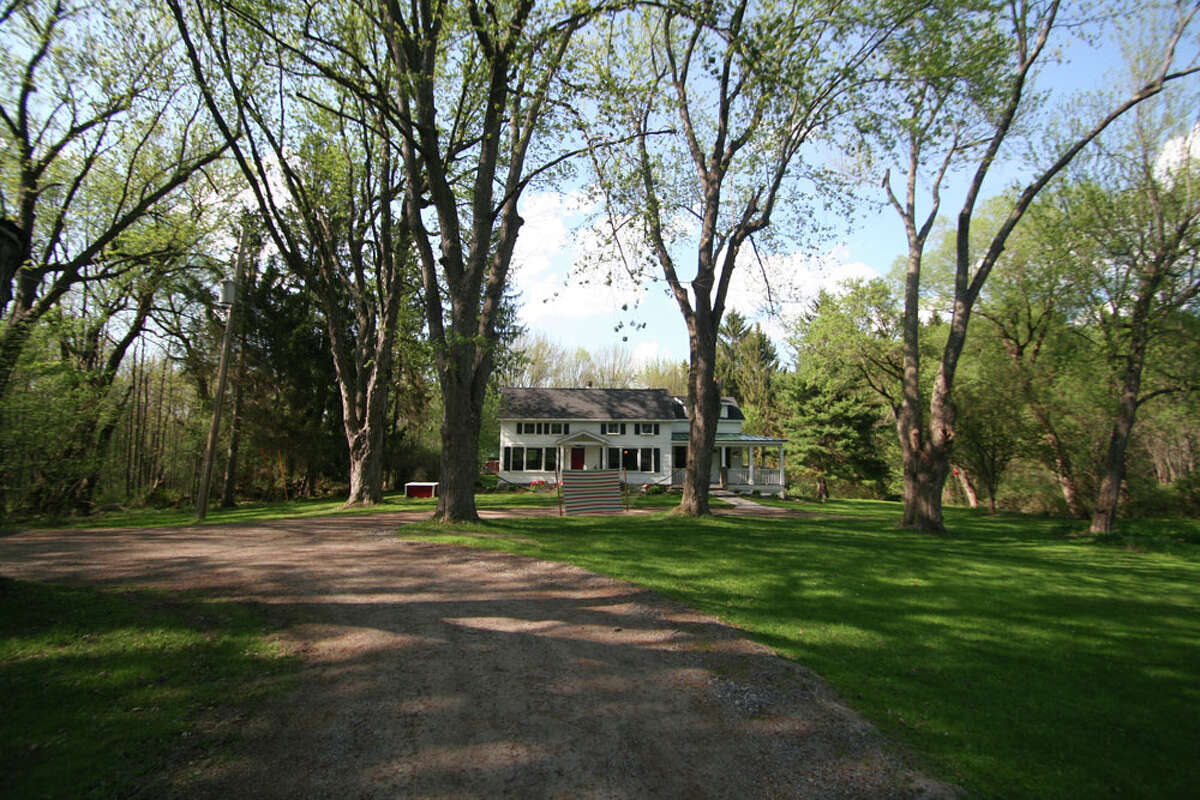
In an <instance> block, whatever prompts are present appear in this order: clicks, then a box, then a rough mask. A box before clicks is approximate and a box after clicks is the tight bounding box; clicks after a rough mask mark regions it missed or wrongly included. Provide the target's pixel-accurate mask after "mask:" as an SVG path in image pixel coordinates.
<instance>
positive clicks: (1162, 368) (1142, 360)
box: [1054, 98, 1200, 533]
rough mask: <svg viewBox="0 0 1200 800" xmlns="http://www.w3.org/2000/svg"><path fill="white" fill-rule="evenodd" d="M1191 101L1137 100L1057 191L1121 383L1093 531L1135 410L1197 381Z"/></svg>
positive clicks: (1095, 322)
mask: <svg viewBox="0 0 1200 800" xmlns="http://www.w3.org/2000/svg"><path fill="white" fill-rule="evenodd" d="M1184 108H1185V106H1184V105H1183V104H1179V103H1170V102H1167V101H1166V100H1160V99H1159V98H1156V99H1155V100H1154V101H1151V102H1150V103H1146V104H1143V105H1141V106H1139V108H1138V109H1137V113H1136V114H1134V115H1132V116H1131V118H1130V120H1129V124H1127V125H1124V126H1122V130H1120V131H1119V133H1121V134H1123V135H1122V136H1120V137H1119V138H1118V139H1117V140H1116V141H1115V142H1112V143H1110V142H1109V141H1104V142H1102V143H1101V146H1100V147H1099V148H1098V149H1097V151H1096V153H1095V154H1094V157H1092V158H1090V159H1088V160H1087V162H1085V163H1084V164H1083V165H1082V168H1081V169H1078V170H1076V171H1075V175H1073V179H1072V181H1071V182H1070V183H1069V184H1068V185H1067V186H1066V187H1064V188H1063V190H1062V191H1059V192H1057V193H1055V195H1054V203H1055V205H1056V206H1058V207H1059V210H1060V211H1061V212H1062V214H1063V216H1064V222H1065V224H1064V229H1065V230H1066V231H1067V233H1068V235H1069V236H1070V239H1069V246H1068V248H1067V252H1068V254H1069V255H1068V256H1067V257H1069V258H1070V259H1071V260H1072V261H1073V262H1074V263H1075V264H1076V265H1077V266H1076V268H1077V269H1081V270H1084V271H1085V272H1086V283H1085V284H1084V286H1085V288H1086V290H1087V294H1088V302H1087V303H1086V307H1087V309H1088V312H1089V316H1090V318H1091V320H1090V321H1091V326H1092V327H1093V328H1094V330H1096V331H1097V332H1098V334H1099V338H1100V340H1101V343H1102V352H1103V353H1104V354H1105V356H1106V361H1107V362H1108V365H1109V372H1110V373H1111V386H1112V387H1113V389H1112V392H1111V394H1112V398H1111V401H1112V405H1113V412H1112V423H1111V429H1110V432H1109V435H1108V441H1107V447H1106V452H1105V455H1104V461H1103V465H1102V469H1101V475H1102V478H1101V483H1100V489H1099V495H1098V497H1097V498H1096V503H1095V507H1094V511H1093V513H1092V525H1091V530H1092V532H1093V533H1107V532H1109V531H1111V530H1112V528H1113V524H1114V522H1115V520H1116V516H1117V506H1118V502H1119V500H1120V492H1121V484H1122V481H1123V480H1124V478H1125V460H1126V450H1127V449H1128V446H1129V441H1130V436H1131V434H1132V432H1133V426H1134V422H1135V420H1136V418H1137V412H1138V409H1139V408H1140V407H1141V406H1142V404H1143V403H1145V402H1147V401H1148V400H1150V399H1152V398H1155V397H1161V396H1163V395H1166V394H1170V393H1174V392H1181V391H1185V390H1195V389H1197V388H1200V370H1198V369H1197V366H1196V362H1197V356H1198V355H1200V350H1198V349H1197V348H1196V346H1195V344H1196V342H1195V338H1194V337H1195V331H1196V325H1195V319H1196V316H1197V315H1198V314H1200V146H1198V145H1197V140H1198V139H1200V130H1198V129H1196V128H1193V127H1192V124H1193V121H1194V120H1193V109H1194V106H1193V105H1192V104H1191V103H1188V104H1186V111H1184V110H1183V109H1184ZM1181 111H1182V112H1183V113H1181ZM1180 346H1182V347H1183V348H1184V349H1183V351H1181V350H1180ZM1188 351H1190V352H1188Z"/></svg>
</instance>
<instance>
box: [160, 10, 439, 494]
mask: <svg viewBox="0 0 1200 800" xmlns="http://www.w3.org/2000/svg"><path fill="white" fill-rule="evenodd" d="M171 8H172V10H173V12H174V15H175V20H176V24H177V26H178V28H179V30H180V32H181V34H182V36H183V38H184V41H185V44H186V45H187V49H188V55H189V60H190V62H191V65H192V71H193V74H194V76H195V78H196V80H197V82H198V83H199V85H200V86H201V91H202V93H203V95H204V98H205V103H206V104H207V106H208V110H209V112H210V114H211V115H212V117H213V119H214V120H215V121H216V124H217V126H218V128H219V129H220V130H221V133H222V134H223V135H224V136H225V138H226V141H227V142H228V143H229V146H230V148H231V149H232V151H233V154H234V156H235V158H236V159H237V162H238V165H239V166H240V168H241V171H242V174H243V176H244V178H245V179H246V181H247V183H248V184H249V186H250V189H251V191H252V193H253V197H254V199H255V202H256V203H257V205H258V207H259V210H260V211H261V213H262V216H263V220H264V224H265V225H266V227H267V231H268V233H269V234H270V238H271V241H272V242H273V244H274V246H275V248H276V249H277V250H278V252H279V253H280V255H281V257H282V258H283V259H284V260H285V261H286V263H287V265H288V267H289V269H291V270H292V271H293V272H294V273H295V274H296V275H298V276H300V277H301V278H302V279H303V280H304V282H305V285H306V287H307V288H308V290H309V291H311V292H312V293H313V294H314V295H315V296H316V298H317V300H318V303H319V306H320V308H321V312H322V315H323V317H324V321H325V325H326V330H327V332H328V334H329V344H330V351H331V353H332V355H333V362H334V367H335V369H336V372H337V379H338V388H339V390H340V394H341V400H342V422H343V429H344V431H345V437H346V443H347V447H348V450H349V454H350V475H349V478H350V492H349V497H348V499H347V503H348V504H358V503H376V502H378V501H379V500H380V499H381V498H382V492H383V454H382V448H383V435H384V430H385V427H386V420H387V417H386V413H387V407H388V390H389V388H390V383H391V378H392V357H393V344H394V342H395V337H396V327H397V324H398V320H399V318H400V314H401V311H402V309H404V308H406V307H407V306H408V302H407V299H406V298H407V296H408V295H409V294H410V293H411V291H412V289H413V286H412V284H413V276H412V270H411V269H410V268H409V264H410V259H409V239H410V237H409V230H410V225H411V222H412V219H411V217H410V216H408V215H406V214H405V213H404V212H403V206H402V197H403V194H404V180H403V169H402V166H401V164H402V162H401V157H400V153H399V152H398V150H397V148H396V147H395V144H394V143H393V141H392V139H391V137H390V136H389V135H388V129H387V124H388V119H389V117H390V116H391V114H392V97H391V96H392V93H393V92H394V91H395V90H396V88H397V85H398V83H399V81H398V80H397V78H396V77H395V73H394V68H393V65H392V63H391V61H390V60H389V59H388V58H387V54H386V50H385V47H384V45H383V43H382V39H381V37H379V35H378V31H377V29H376V28H375V26H374V22H373V20H372V19H371V17H370V16H368V15H367V14H365V13H363V12H362V11H361V10H360V9H355V8H354V7H353V6H346V7H337V8H325V7H322V8H319V9H318V8H308V9H305V10H303V11H304V13H296V14H293V13H291V12H289V10H287V9H275V10H272V9H269V8H263V9H245V8H242V7H240V6H228V7H227V6H224V5H222V4H220V3H214V4H208V3H205V2H197V3H195V4H194V5H193V6H192V7H191V9H192V11H193V12H194V13H192V14H190V15H189V14H186V13H185V11H184V8H183V6H182V4H181V3H180V2H178V0H171ZM258 13H261V14H263V15H264V16H256V14H258ZM197 33H198V35H197ZM198 43H199V46H198ZM314 73H315V75H314ZM418 213H419V212H418Z"/></svg>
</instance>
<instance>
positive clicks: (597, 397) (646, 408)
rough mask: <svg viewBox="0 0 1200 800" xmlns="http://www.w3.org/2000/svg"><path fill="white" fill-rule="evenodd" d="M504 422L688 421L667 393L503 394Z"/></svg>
mask: <svg viewBox="0 0 1200 800" xmlns="http://www.w3.org/2000/svg"><path fill="white" fill-rule="evenodd" d="M500 419H596V420H648V419H657V420H662V419H687V414H686V413H685V412H684V410H683V406H682V405H680V404H679V403H678V402H676V400H675V398H673V397H671V393H670V392H668V391H667V390H666V389H519V388H515V387H506V388H504V389H501V390H500Z"/></svg>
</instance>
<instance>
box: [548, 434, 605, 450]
mask: <svg viewBox="0 0 1200 800" xmlns="http://www.w3.org/2000/svg"><path fill="white" fill-rule="evenodd" d="M554 444H555V445H557V446H559V447H561V446H563V445H567V444H592V445H596V444H598V445H601V446H603V447H607V446H608V445H609V441H608V439H605V438H604V437H603V436H597V435H596V434H594V433H589V432H588V431H580V432H579V433H572V434H571V435H570V436H564V437H562V438H561V439H557V440H555V442H554Z"/></svg>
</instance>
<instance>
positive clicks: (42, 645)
mask: <svg viewBox="0 0 1200 800" xmlns="http://www.w3.org/2000/svg"><path fill="white" fill-rule="evenodd" d="M267 632H268V631H267V629H266V628H265V627H264V626H263V624H262V622H261V621H260V620H259V619H258V618H257V617H256V616H255V615H254V614H252V613H251V612H250V611H248V610H247V609H245V608H242V607H240V606H237V605H235V604H232V603H223V602H217V601H211V600H198V599H194V598H188V597H181V596H179V595H170V596H168V595H165V594H161V593H152V592H144V591H141V592H131V591H125V592H104V591H97V590H93V589H83V588H69V587H64V586H55V585H50V584H37V583H26V582H22V581H14V580H11V579H8V578H0V698H2V699H0V709H2V710H3V713H0V739H3V741H4V743H5V745H4V747H3V748H2V749H0V794H4V795H5V796H9V797H117V796H128V795H131V794H133V793H135V792H137V791H144V790H146V789H147V787H153V786H165V783H159V782H160V781H162V779H163V775H162V772H163V770H164V768H165V767H166V766H168V765H169V764H170V762H171V760H172V759H173V758H178V757H179V756H180V754H182V753H184V752H187V753H190V754H195V753H198V752H206V753H210V754H211V753H213V752H214V751H215V752H217V753H219V752H220V750H221V749H223V748H224V747H226V746H227V742H226V741H222V740H220V739H216V738H214V737H212V736H211V735H207V734H205V733H204V731H203V729H202V728H198V727H196V725H195V723H196V721H197V719H198V717H199V715H200V714H201V713H202V712H203V711H205V710H208V709H212V708H214V707H221V708H227V707H229V706H231V705H232V706H239V707H241V708H245V707H246V706H248V705H251V704H253V703H254V702H256V701H257V700H259V699H260V698H263V697H265V696H267V695H269V694H273V693H276V692H278V691H281V690H282V689H284V688H286V687H287V686H288V685H289V683H290V681H289V676H290V674H291V673H292V672H293V671H294V669H295V668H296V667H297V666H298V662H296V661H294V660H292V659H289V658H286V657H285V656H284V655H283V654H282V652H281V651H280V649H279V648H278V646H277V645H274V644H271V643H269V642H268V641H267V640H266V638H265V637H266V634H267Z"/></svg>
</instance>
